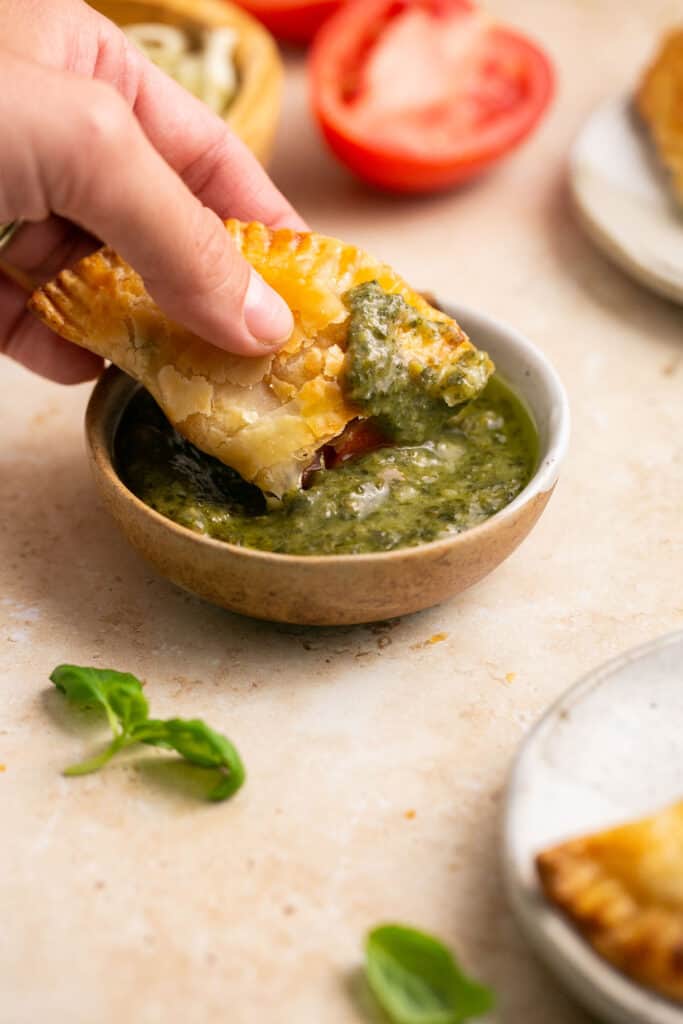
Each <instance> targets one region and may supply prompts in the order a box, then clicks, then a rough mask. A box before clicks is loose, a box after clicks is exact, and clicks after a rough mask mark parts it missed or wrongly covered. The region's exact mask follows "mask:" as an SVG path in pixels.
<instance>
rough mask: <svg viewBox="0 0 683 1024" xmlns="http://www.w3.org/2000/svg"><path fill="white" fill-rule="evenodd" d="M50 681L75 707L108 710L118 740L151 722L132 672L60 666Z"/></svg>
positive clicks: (138, 682) (139, 687)
mask: <svg viewBox="0 0 683 1024" xmlns="http://www.w3.org/2000/svg"><path fill="white" fill-rule="evenodd" d="M50 679H51V680H52V682H53V683H54V684H55V686H56V687H57V689H58V690H61V691H62V693H65V694H66V696H67V697H68V698H69V700H71V701H72V702H73V703H74V704H78V705H80V706H81V707H94V706H100V707H102V708H104V711H105V713H106V715H107V718H108V720H109V725H110V726H111V729H112V732H113V733H114V735H115V736H116V735H118V734H120V733H127V732H129V730H130V729H131V727H132V726H133V725H134V724H135V723H136V722H142V721H144V720H145V719H146V718H147V715H148V712H149V709H148V706H147V700H146V699H145V695H144V694H143V692H142V686H141V684H140V681H139V679H136V677H135V676H133V675H131V674H130V672H116V671H115V670H114V669H111V668H88V667H86V666H80V665H58V666H57V668H56V669H55V670H54V671H53V673H52V675H51V676H50Z"/></svg>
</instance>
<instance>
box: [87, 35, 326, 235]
mask: <svg viewBox="0 0 683 1024" xmlns="http://www.w3.org/2000/svg"><path fill="white" fill-rule="evenodd" d="M101 20H102V23H103V24H102V34H101V36H100V43H99V48H98V56H97V64H96V74H97V77H98V78H100V79H101V80H103V81H107V82H110V83H111V84H114V85H117V87H118V86H119V85H120V84H121V83H123V90H122V91H123V94H124V96H125V98H126V99H127V101H128V103H129V104H131V105H132V106H133V110H134V112H135V116H136V117H137V118H138V120H139V121H140V124H141V125H142V127H143V129H144V131H145V134H146V135H147V137H148V138H149V140H150V142H151V143H152V145H153V146H154V148H155V149H156V150H157V151H158V152H159V153H161V155H162V156H163V157H164V159H165V160H166V161H167V162H168V163H169V164H170V166H171V167H173V169H174V170H175V171H177V173H178V174H179V175H180V176H181V177H182V179H183V181H185V183H186V184H187V186H188V188H189V189H190V190H191V191H192V192H194V193H195V195H197V196H198V198H199V199H200V200H201V201H202V202H203V203H204V204H205V205H206V206H208V207H210V208H211V209H212V210H214V211H215V212H216V213H217V214H218V216H219V217H221V218H226V217H238V218H240V220H259V221H262V222H263V223H264V224H268V225H269V226H270V227H291V228H294V229H296V230H306V225H305V223H304V221H303V220H302V219H301V217H300V216H299V215H298V214H297V213H296V211H295V210H294V209H293V208H292V206H291V205H290V204H289V203H288V202H287V200H286V199H285V198H284V196H283V195H282V193H281V192H280V191H279V190H278V189H277V188H276V187H275V185H274V184H273V183H272V181H271V180H270V178H269V177H268V175H267V174H266V172H265V171H264V169H263V167H262V166H261V164H260V163H259V162H258V160H257V159H256V157H255V156H254V155H253V153H251V151H250V150H249V148H248V147H247V146H246V145H245V144H244V143H243V142H242V141H241V140H240V139H238V138H237V136H236V135H234V133H233V132H231V131H229V130H228V128H227V126H226V124H225V122H224V121H223V120H222V118H220V117H218V115H216V114H214V113H213V111H211V110H210V109H209V108H208V107H207V106H206V105H205V104H204V103H202V102H201V101H200V100H199V99H197V98H196V97H195V96H193V95H192V94H191V93H189V92H188V91H187V90H186V89H184V88H182V86H180V85H179V84H178V83H177V82H175V81H174V80H173V79H172V78H170V77H169V76H168V75H166V74H164V73H163V72H162V71H160V70H159V69H158V68H157V67H155V66H154V65H153V64H152V63H151V62H150V61H148V60H147V59H146V58H145V57H143V55H142V54H141V53H139V51H138V50H137V49H136V48H135V47H134V46H133V45H132V44H130V43H129V42H128V40H127V39H126V37H125V36H124V35H123V33H122V32H120V30H119V29H118V28H117V27H116V26H115V25H113V24H112V23H111V22H107V21H106V19H101ZM105 26H106V28H105Z"/></svg>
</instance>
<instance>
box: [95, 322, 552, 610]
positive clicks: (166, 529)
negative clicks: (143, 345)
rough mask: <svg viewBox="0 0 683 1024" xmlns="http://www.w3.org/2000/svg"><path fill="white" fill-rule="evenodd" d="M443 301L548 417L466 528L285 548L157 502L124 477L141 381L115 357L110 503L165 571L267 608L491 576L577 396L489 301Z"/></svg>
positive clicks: (234, 603) (532, 518) (548, 466)
mask: <svg viewBox="0 0 683 1024" xmlns="http://www.w3.org/2000/svg"><path fill="white" fill-rule="evenodd" d="M439 305H440V306H441V308H442V309H444V310H445V311H446V312H447V313H449V314H450V315H451V316H454V317H456V319H457V320H458V321H459V322H460V323H461V324H462V326H463V327H464V329H465V330H466V331H467V332H468V334H470V336H471V337H472V338H474V339H475V341H476V344H477V345H478V346H479V347H481V348H483V349H485V350H486V351H488V352H489V353H490V355H491V357H492V358H493V360H494V362H495V363H496V366H497V369H498V372H499V374H500V375H501V377H502V378H503V379H504V380H505V381H506V382H507V383H508V384H509V385H510V386H511V387H512V388H513V390H514V391H515V392H516V393H517V394H518V395H519V396H520V397H521V398H522V399H523V400H524V401H525V402H526V404H527V407H528V409H529V411H530V413H531V415H532V417H533V419H534V421H535V423H536V427H537V430H538V433H539V439H540V457H539V463H538V467H537V469H536V472H535V473H534V476H533V478H532V480H531V481H530V482H529V484H528V485H527V486H526V487H525V488H524V490H523V491H522V492H521V493H520V494H519V495H518V496H517V497H516V498H515V500H514V501H513V502H511V504H509V505H508V506H506V508H504V509H502V511H500V512H498V513H497V514H496V515H494V516H492V517H491V519H489V520H487V521H486V522H485V523H482V525H480V526H476V527H474V528H473V529H471V530H467V531H465V532H464V533H460V534H456V535H454V536H450V537H447V538H445V539H443V540H437V541H433V542H431V543H429V544H422V545H419V546H418V547H412V548H402V549H399V550H396V551H388V552H380V553H378V554H368V555H365V554H363V555H321V556H309V555H306V556H300V555H281V554H273V553H271V552H269V551H257V550H254V549H253V548H246V547H238V546H236V545H232V544H226V543H225V542H223V541H218V540H213V539H212V538H210V537H205V536H202V535H201V534H198V533H194V532H192V531H191V530H188V529H186V528H185V527H183V526H179V525H177V524H176V523H174V522H172V521H171V520H170V519H166V518H165V517H164V516H162V515H160V514H159V513H158V512H155V511H153V510H152V509H151V508H149V507H148V506H147V505H145V504H144V503H143V502H142V501H140V500H139V499H138V498H136V497H135V495H134V494H132V493H131V492H130V491H129V490H128V488H127V487H125V485H124V484H123V483H122V482H121V480H120V479H119V477H118V475H117V472H116V469H115V467H114V464H113V460H112V450H113V442H114V437H115V434H116V429H117V427H118V424H119V421H120V419H121V415H122V413H123V410H124V409H125V407H126V404H127V402H128V401H129V400H130V398H131V396H132V395H133V394H134V392H135V390H136V388H137V387H138V385H137V384H136V383H135V382H134V381H132V380H131V379H130V378H129V377H127V376H126V375H125V374H123V373H122V372H121V371H120V370H118V369H115V368H114V367H112V368H110V369H109V370H107V371H106V373H105V374H104V375H103V376H102V378H101V379H100V381H99V383H98V384H97V386H96V387H95V390H94V392H93V395H92V398H91V400H90V404H89V405H88V410H87V413H86V435H87V441H88V448H89V454H90V460H91V463H92V468H93V471H94V474H95V480H96V482H97V485H98V487H99V489H100V492H101V494H102V497H103V499H104V502H105V505H106V506H107V508H108V509H109V511H110V512H111V514H112V515H113V517H114V519H115V520H116V522H117V523H118V525H119V527H120V528H121V530H122V531H123V533H124V534H125V535H126V537H127V538H128V540H129V541H130V543H131V544H132V545H133V547H134V548H136V549H137V550H138V551H139V552H140V554H142V555H143V556H144V557H145V558H146V559H147V560H148V561H149V562H151V564H152V565H153V566H154V567H155V568H156V569H157V570H158V571H159V572H160V573H161V574H162V576H166V577H167V578H168V579H170V580H172V581H173V582H174V583H176V584H178V585H179V586H181V587H183V588H185V589H186V590H190V591H192V592H193V593H195V594H198V595H199V596H200V597H203V598H205V599H206V600H207V601H211V602H213V603H214V604H218V605H222V606H223V607H224V608H229V609H230V610H231V611H236V612H241V613H242V614H244V615H250V616H252V617H254V618H258V619H269V620H272V621H276V622H293V623H301V624H308V625H347V624H352V623H359V622H373V621H377V620H379V619H387V618H393V617H394V616H397V615H405V614H407V613H409V612H414V611H418V610H420V609H422V608H428V607H430V606H431V605H434V604H438V603H439V602H440V601H443V600H445V598H447V597H451V596H452V595H453V594H457V593H459V592H460V591H462V590H465V589H466V588H467V587H470V586H472V584H473V583H476V582H477V581H478V580H480V579H482V578H483V577H484V576H486V575H487V574H488V573H489V572H491V570H492V569H494V568H495V567H496V566H497V565H499V564H500V563H501V562H502V561H503V560H504V559H505V558H507V556H508V555H509V554H510V553H511V552H512V551H514V549H515V548H516V547H517V545H518V544H519V543H520V542H521V541H522V540H523V539H524V538H525V537H526V535H527V534H528V533H529V531H530V530H531V528H532V526H533V525H534V524H535V523H536V521H537V519H538V517H539V516H540V514H541V512H542V511H543V509H544V508H545V506H546V504H547V502H548V499H549V498H550V495H551V494H552V491H553V488H554V487H555V483H556V481H557V476H558V471H559V467H560V463H561V462H562V459H563V457H564V455H565V452H566V450H567V444H568V440H569V405H568V402H567V396H566V394H565V391H564V388H563V386H562V384H561V382H560V380H559V378H558V376H557V373H556V372H555V370H554V369H553V368H552V366H551V365H550V363H549V362H548V361H547V359H546V358H545V357H544V356H543V355H542V354H541V353H540V352H539V351H538V349H537V348H535V347H534V346H533V345H532V344H531V342H529V341H527V339H526V338H524V337H523V336H522V335H520V334H518V333H517V332H516V331H513V330H511V329H510V328H509V327H505V326H504V325H502V324H500V323H497V322H496V321H495V320H492V319H490V318H489V317H487V316H484V315H483V314H481V313H475V312H473V311H472V310H468V309H464V308H461V307H459V306H451V305H449V304H448V303H443V302H440V303H439Z"/></svg>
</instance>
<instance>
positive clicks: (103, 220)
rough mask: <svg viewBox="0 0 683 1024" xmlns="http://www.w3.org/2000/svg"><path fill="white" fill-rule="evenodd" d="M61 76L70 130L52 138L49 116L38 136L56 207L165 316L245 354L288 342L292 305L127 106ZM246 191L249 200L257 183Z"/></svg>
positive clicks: (107, 91)
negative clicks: (128, 269) (126, 266)
mask: <svg viewBox="0 0 683 1024" xmlns="http://www.w3.org/2000/svg"><path fill="white" fill-rule="evenodd" d="M59 77H60V79H61V81H60V83H59V105H60V109H62V110H64V109H68V110H69V115H70V116H69V119H68V121H67V122H66V125H68V128H66V130H65V119H64V118H63V117H59V116H57V117H55V119H54V121H53V122H52V123H54V124H55V125H57V126H59V130H58V131H54V132H52V131H47V132H46V130H45V126H46V124H50V123H51V119H49V118H46V117H45V112H44V110H43V112H42V116H41V117H40V120H39V122H38V121H36V132H35V134H33V137H32V143H33V146H34V153H37V155H38V160H39V163H40V168H41V172H42V180H43V182H44V183H45V184H46V188H47V192H48V195H47V197H46V198H47V201H48V203H49V205H50V207H51V209H53V210H54V211H55V212H57V213H59V214H61V215H62V216H63V217H67V218H68V219H70V220H72V221H75V222H76V223H78V224H80V225H81V227H83V228H85V229H86V230H87V231H89V232H91V233H92V234H94V235H96V236H97V237H98V238H101V239H103V240H104V241H106V242H107V243H108V244H109V245H111V246H112V247H113V248H115V249H116V250H117V252H119V253H120V254H121V256H123V258H124V259H125V260H127V262H128V263H130V264H131V266H133V267H134V268H135V270H136V271H137V272H138V273H139V274H140V275H141V277H142V278H143V280H144V282H145V286H146V287H147V289H148V291H149V293H150V294H151V295H152V297H153V298H154V299H155V300H156V302H157V303H158V304H159V306H160V307H161V308H162V309H163V311H164V312H165V313H166V314H167V315H168V316H169V317H171V318H172V319H174V320H177V321H178V322H180V323H182V324H184V325H185V326H186V327H188V328H189V329H190V330H191V331H192V332H193V333H195V334H197V335H199V336H200V337H202V338H205V339H206V340H207V341H210V342H212V343H213V344H215V345H217V346H219V347H220V348H224V349H226V350H227V351H229V352H234V353H237V354H240V355H249V356H255V355H263V354H264V351H266V352H267V351H269V350H273V349H275V348H277V347H278V346H279V345H280V344H282V343H283V342H284V341H285V340H286V339H287V337H288V336H289V335H290V334H291V331H292V328H293V321H292V314H291V312H290V310H289V308H288V306H287V305H286V303H285V302H284V300H283V299H282V298H281V297H280V296H279V295H278V294H277V293H276V292H275V291H273V289H272V288H270V287H269V285H267V284H266V282H265V281H264V280H263V278H261V277H260V276H259V275H258V274H257V273H256V271H255V270H253V268H252V267H251V266H250V265H249V264H248V263H247V261H246V260H245V259H244V258H243V257H242V256H241V254H240V253H239V252H238V251H237V249H236V248H235V246H234V245H233V243H232V240H231V239H230V237H229V235H228V233H227V232H226V230H225V227H224V225H223V224H222V222H221V221H220V219H219V218H218V216H217V215H216V214H215V213H214V212H213V211H212V210H209V209H208V208H207V207H205V206H203V205H202V204H201V203H200V201H199V200H198V199H197V198H196V197H195V196H194V195H193V194H192V193H191V192H190V190H189V189H188V188H187V187H186V186H185V185H184V184H183V182H182V180H181V179H180V177H179V176H178V175H177V174H176V173H175V172H174V171H173V170H172V169H171V168H170V167H169V165H168V164H167V163H166V162H165V161H164V159H163V158H162V157H161V156H160V154H159V153H158V152H157V151H156V150H155V149H154V147H153V146H152V144H151V143H150V142H149V140H148V139H147V137H146V136H145V134H144V132H143V131H142V129H141V127H140V125H139V123H138V121H137V120H136V118H135V116H134V115H133V113H132V112H131V111H130V109H129V108H128V106H127V105H126V103H125V101H124V100H123V99H122V98H121V97H120V96H119V94H118V93H117V92H116V91H115V90H114V89H112V88H111V87H110V86H108V85H105V84H103V83H101V82H95V81H93V82H84V81H83V79H81V78H77V77H76V76H71V75H60V76H59ZM48 92H49V90H45V91H44V94H47V93H48ZM65 92H66V93H67V95H66V96H65V95H64V93H65ZM65 103H66V106H65ZM29 116H30V115H29ZM226 130H227V129H226ZM55 153H57V155H58V159H55ZM240 184H241V186H242V187H243V188H244V190H245V192H247V193H248V192H249V190H250V182H249V181H245V182H243V183H240Z"/></svg>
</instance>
